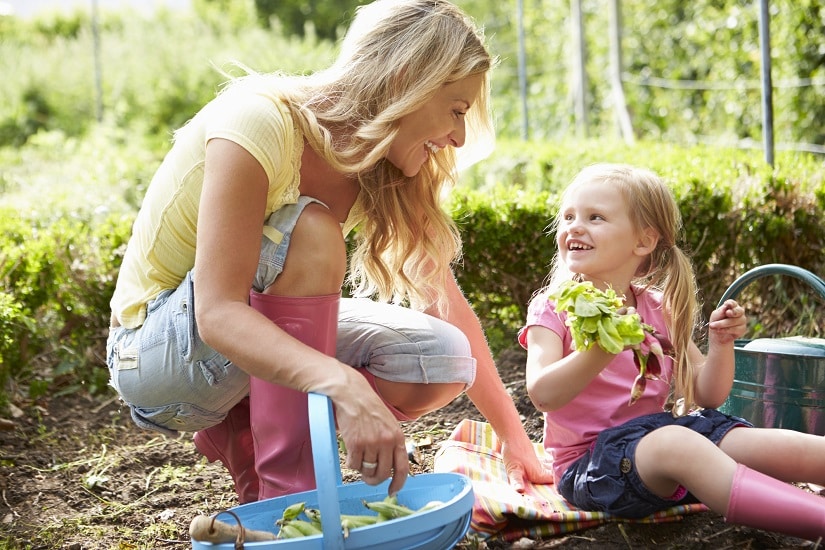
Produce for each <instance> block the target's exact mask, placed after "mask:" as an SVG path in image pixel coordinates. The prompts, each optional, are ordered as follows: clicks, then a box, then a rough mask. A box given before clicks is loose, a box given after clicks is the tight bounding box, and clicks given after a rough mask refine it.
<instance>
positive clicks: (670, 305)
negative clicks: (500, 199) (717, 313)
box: [549, 163, 700, 410]
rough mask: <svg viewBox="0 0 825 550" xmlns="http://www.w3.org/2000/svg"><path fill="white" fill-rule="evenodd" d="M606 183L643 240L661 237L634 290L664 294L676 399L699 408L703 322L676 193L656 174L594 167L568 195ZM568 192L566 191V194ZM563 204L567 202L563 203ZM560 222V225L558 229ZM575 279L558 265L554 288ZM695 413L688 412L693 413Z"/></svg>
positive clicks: (618, 167)
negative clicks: (699, 327)
mask: <svg viewBox="0 0 825 550" xmlns="http://www.w3.org/2000/svg"><path fill="white" fill-rule="evenodd" d="M585 181H586V182H603V183H609V184H612V185H615V186H616V187H617V188H618V189H619V191H620V193H621V194H622V197H623V198H624V200H625V204H627V206H628V214H629V216H630V220H631V223H632V224H633V227H634V228H635V230H636V231H637V232H638V233H639V234H641V233H642V232H644V231H645V230H647V229H653V230H654V231H655V232H656V234H657V235H658V237H659V240H658V243H657V244H656V248H655V249H654V250H653V252H651V254H650V255H649V256H648V257H647V258H646V259H645V261H644V262H643V263H642V265H640V266H639V271H638V272H637V273H636V277H635V278H634V280H633V281H632V283H633V284H634V285H638V286H642V287H644V288H654V289H657V290H659V291H661V292H662V309H663V314H664V320H665V325H666V326H667V328H668V331H669V332H670V338H671V342H672V344H673V349H674V352H675V357H674V366H673V373H674V375H673V394H674V395H673V397H674V398H675V399H679V398H684V402H685V404H686V405H691V404H693V377H694V372H693V366H692V365H691V363H690V360H689V359H688V348H689V345H690V342H691V341H692V339H693V335H694V330H695V328H696V323H697V322H698V320H699V310H700V309H699V302H698V300H697V298H696V279H695V274H694V271H693V265H692V263H691V261H690V259H689V258H688V256H687V255H686V254H685V253H684V251H682V249H681V248H679V246H678V245H677V244H676V241H677V239H678V238H679V237H680V234H681V231H682V216H681V214H680V213H679V207H678V204H677V203H676V200H675V199H674V197H673V193H672V192H671V190H670V188H669V187H668V186H667V185H666V184H665V183H664V182H663V181H662V179H661V178H659V176H657V175H656V174H655V173H653V172H651V171H650V170H645V169H643V168H637V167H634V166H628V165H625V164H606V163H603V164H594V165H592V166H589V167H587V168H585V169H584V170H582V171H581V172H579V174H578V175H577V176H576V177H575V178H574V179H573V181H572V182H571V184H570V186H569V187H568V188H567V189H568V190H569V189H571V188H573V187H574V186H575V185H576V184H577V183H579V182H585ZM566 192H567V190H565V193H566ZM562 200H563V199H562ZM558 223H559V220H558V219H556V220H555V221H554V224H555V225H556V226H557V225H558ZM571 276H572V274H570V273H569V271H567V270H566V268H565V266H564V265H563V264H562V262H561V261H560V260H559V256H558V254H557V255H556V257H555V258H554V260H553V268H552V270H551V274H550V284H549V286H551V287H554V286H556V285H558V284H559V283H560V282H561V281H562V280H564V279H569V278H570V277H571ZM688 408H689V407H685V410H687V409H688Z"/></svg>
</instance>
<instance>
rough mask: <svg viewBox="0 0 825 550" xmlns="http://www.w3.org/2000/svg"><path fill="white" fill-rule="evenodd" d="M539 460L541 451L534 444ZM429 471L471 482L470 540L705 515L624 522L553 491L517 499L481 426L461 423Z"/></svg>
mask: <svg viewBox="0 0 825 550" xmlns="http://www.w3.org/2000/svg"><path fill="white" fill-rule="evenodd" d="M536 450H537V452H538V453H539V456H541V457H546V455H545V454H544V452H545V451H544V448H543V447H542V446H541V445H540V444H536ZM433 470H434V471H436V472H456V473H460V474H464V475H466V476H467V477H469V478H470V479H471V480H472V483H473V492H474V494H475V504H474V505H473V515H472V519H471V521H470V534H475V535H476V536H477V537H478V538H480V539H482V540H484V539H486V538H489V537H492V536H496V537H501V538H503V539H505V540H507V541H513V540H517V539H519V538H521V537H543V536H552V535H557V534H561V533H569V532H572V531H578V530H581V529H586V528H588V527H595V526H597V525H600V524H602V523H605V522H609V521H632V522H644V523H651V522H665V521H675V520H680V519H682V518H683V517H684V515H685V514H689V513H693V512H701V511H705V510H707V508H706V507H705V506H704V505H703V504H688V505H679V506H674V507H672V508H669V509H667V510H664V511H661V512H657V513H656V514H653V515H651V516H648V517H646V518H642V519H638V520H628V519H625V518H619V517H617V516H612V515H610V514H605V513H603V512H588V511H585V510H580V509H578V508H575V507H573V506H572V505H570V504H568V503H567V501H566V500H564V498H563V497H562V496H561V495H560V494H559V493H558V492H556V489H555V486H554V485H552V484H550V485H535V484H532V483H527V486H526V488H525V492H524V493H523V494H522V493H518V492H517V491H515V490H514V489H513V488H512V487H511V486H510V484H509V483H508V481H507V472H506V470H505V467H504V460H503V459H502V457H501V443H500V441H499V439H498V437H496V434H495V432H493V429H492V427H491V426H490V425H489V424H488V423H486V422H478V421H475V420H469V419H465V420H462V421H461V423H459V425H458V426H456V428H455V430H453V433H452V435H450V437H449V438H448V439H447V440H445V441H444V442H442V444H441V448H440V449H439V450H438V451H437V452H436V455H435V458H434V463H433Z"/></svg>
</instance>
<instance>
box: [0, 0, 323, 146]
mask: <svg viewBox="0 0 825 550" xmlns="http://www.w3.org/2000/svg"><path fill="white" fill-rule="evenodd" d="M208 4H209V5H211V3H208ZM229 4H232V6H233V8H232V9H231V10H229V11H223V10H218V9H211V10H210V9H207V8H204V9H201V10H199V12H198V14H197V15H196V14H195V13H188V12H184V13H181V12H171V11H160V12H157V13H156V14H155V15H154V16H152V17H149V16H146V15H144V14H140V13H134V12H130V11H123V12H114V13H110V12H103V13H101V15H100V23H99V29H100V33H99V43H100V47H99V49H98V50H97V52H98V54H99V57H98V58H97V59H96V49H95V45H94V33H93V30H92V28H91V23H90V22H89V19H88V16H86V18H80V17H77V18H76V19H72V21H77V24H78V25H79V27H78V29H77V32H73V33H62V32H61V33H60V34H54V35H45V34H43V33H44V32H45V31H44V30H43V28H42V27H43V24H42V21H43V19H34V20H31V21H30V20H18V19H14V18H3V17H0V33H2V34H0V37H2V39H0V73H2V74H3V75H5V76H6V77H7V78H6V79H5V80H4V85H3V87H2V88H0V146H2V145H14V146H20V145H22V144H24V143H25V142H26V141H27V140H28V139H30V138H31V136H33V135H35V134H36V133H37V132H39V131H43V130H47V131H53V130H60V131H61V132H63V133H65V134H67V135H69V136H81V135H84V134H85V133H86V132H88V131H89V130H90V128H91V127H92V126H93V125H94V124H95V123H96V116H97V103H98V100H100V102H101V104H102V107H103V114H104V117H105V118H106V120H107V121H108V122H109V123H110V124H112V125H113V126H117V127H120V128H124V129H126V128H128V129H131V130H132V132H133V133H134V134H135V135H139V136H141V138H142V139H143V138H144V137H148V138H150V139H154V140H155V141H156V142H157V143H158V144H159V147H161V146H162V148H164V149H165V145H166V144H167V143H168V141H169V137H170V135H171V132H172V131H173V130H174V129H176V128H178V127H180V126H181V125H183V124H184V123H185V122H186V121H187V120H189V119H190V118H191V117H192V116H193V115H194V114H195V112H196V111H197V110H198V109H200V108H201V107H202V106H203V105H204V104H205V103H206V102H208V101H209V100H210V99H212V98H213V97H214V96H215V94H216V93H217V92H218V91H219V90H220V88H221V86H222V85H223V84H224V83H225V82H226V81H227V80H229V79H230V78H232V77H237V76H241V75H242V74H244V72H243V70H242V69H241V68H240V67H239V66H238V63H240V64H242V65H244V66H246V67H249V68H251V69H253V70H257V71H275V70H282V71H287V72H304V71H307V70H312V69H315V68H318V67H321V66H325V65H327V64H328V63H329V62H330V61H331V59H332V56H333V53H332V51H333V45H332V44H331V43H329V42H321V41H318V40H316V39H315V38H314V37H307V38H305V39H297V38H290V37H284V36H282V35H281V34H280V33H275V32H272V31H271V30H270V29H268V28H266V29H265V28H261V27H260V26H259V25H258V24H257V22H256V20H255V18H254V16H253V15H252V14H254V8H251V5H249V3H235V2H231V3H229ZM245 5H246V6H247V8H249V9H246V11H244V10H245V8H244V6H245ZM250 9H251V10H252V11H250ZM55 19H59V18H58V17H55ZM12 22H13V24H12ZM64 34H66V35H65V36H64ZM98 80H99V82H100V88H101V92H102V96H101V97H100V98H98V95H97V84H96V82H97V81H98Z"/></svg>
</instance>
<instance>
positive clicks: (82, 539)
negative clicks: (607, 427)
mask: <svg viewBox="0 0 825 550" xmlns="http://www.w3.org/2000/svg"><path fill="white" fill-rule="evenodd" d="M498 365H499V370H500V372H501V376H502V379H503V380H504V381H505V384H506V385H507V387H508V389H509V390H510V392H511V395H512V396H513V399H514V401H515V403H516V404H517V407H518V409H519V411H520V412H521V414H522V415H523V417H524V423H525V426H526V428H527V430H528V433H529V434H530V435H531V437H533V438H534V440H536V441H538V440H539V439H540V437H541V417H540V415H539V414H537V413H536V412H535V410H534V409H533V407H532V406H531V404H530V401H529V399H528V398H527V396H526V393H525V391H524V383H523V365H524V354H523V352H522V351H521V350H520V349H513V350H507V351H505V352H504V353H502V354H501V355H500V356H499V357H498ZM13 411H14V413H15V414H13V415H12V417H11V418H8V419H0V428H2V429H0V496H1V497H2V498H0V548H8V549H15V550H16V549H51V548H56V549H57V548H59V549H64V550H85V549H90V550H91V549H95V550H97V549H106V550H109V549H117V550H132V549H143V548H158V549H185V548H191V543H190V541H189V534H188V530H189V524H190V522H191V520H192V518H194V517H195V516H197V515H199V514H206V515H209V514H213V513H215V512H218V511H221V510H225V509H227V508H231V507H232V506H235V505H237V500H236V497H235V495H234V491H233V488H232V481H231V478H230V477H229V475H228V473H227V472H226V471H225V470H224V469H223V467H222V466H221V464H220V463H215V464H209V463H207V462H206V460H205V459H204V458H203V457H202V456H200V455H199V454H198V452H197V451H196V450H195V448H194V446H193V444H192V439H191V434H189V435H183V436H181V437H180V438H177V439H170V438H167V437H165V436H163V435H159V434H156V433H153V432H149V431H145V430H141V429H139V428H137V427H136V426H135V425H134V424H133V423H132V422H131V420H130V419H129V416H128V412H127V411H126V409H125V408H123V407H122V406H121V404H120V402H119V401H118V400H117V399H116V398H115V397H113V395H112V394H110V395H107V396H103V397H95V398H92V397H90V396H87V395H84V394H82V393H79V392H76V391H72V392H66V393H65V394H61V393H60V392H59V391H57V392H55V393H54V394H53V395H52V396H50V397H49V398H48V399H40V400H37V401H34V402H23V401H18V402H16V403H15V407H14V408H13ZM464 418H471V419H476V420H483V418H481V417H480V415H479V414H478V411H476V409H475V408H474V406H473V405H472V403H471V402H470V401H469V399H467V397H466V396H461V397H459V398H457V399H456V400H455V401H454V402H453V403H452V404H450V405H449V406H447V407H445V408H444V409H442V410H440V411H437V412H434V413H431V414H428V415H426V416H425V417H423V418H421V419H420V420H418V421H417V422H414V423H409V424H406V425H405V426H404V431H405V433H406V434H407V435H408V436H409V437H411V438H413V439H415V440H416V441H419V444H420V445H419V458H418V461H419V465H418V466H414V467H413V471H414V472H419V473H420V472H427V471H431V470H432V460H433V456H434V455H435V451H436V450H437V448H438V444H439V442H440V441H442V440H444V439H446V438H447V437H448V436H449V435H450V433H451V432H452V430H453V428H454V427H455V426H456V425H457V424H458V423H459V422H460V421H461V420H462V419H464ZM344 473H345V481H354V480H356V479H357V477H356V474H355V473H354V472H351V471H348V470H345V471H344ZM824 502H825V501H824ZM820 544H821V543H819V542H807V541H802V540H800V539H796V538H791V537H784V536H781V535H777V534H774V533H769V532H764V531H760V530H755V529H749V528H744V527H738V526H732V525H728V524H726V523H725V522H724V520H723V518H722V517H721V516H719V515H718V514H716V513H712V512H702V513H697V514H690V515H688V516H686V517H685V518H684V519H682V520H680V521H677V522H673V523H661V524H638V523H608V524H604V525H602V526H600V527H596V528H591V529H586V530H582V531H578V532H575V533H570V534H565V535H558V536H555V537H548V538H544V539H536V540H533V539H522V540H520V541H516V542H511V543H505V542H503V541H502V540H499V539H495V538H492V539H487V540H486V541H484V542H481V543H479V542H471V541H470V540H465V541H463V542H462V543H460V544H459V548H465V549H469V548H489V549H505V548H537V549H539V548H564V549H567V548H599V549H602V548H604V549H614V548H615V549H642V548H664V549H677V548H678V549H688V550H690V549H714V550H717V549H725V548H730V549H777V548H816V547H818V546H819V545H820Z"/></svg>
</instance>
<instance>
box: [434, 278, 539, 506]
mask: <svg viewBox="0 0 825 550" xmlns="http://www.w3.org/2000/svg"><path fill="white" fill-rule="evenodd" d="M446 292H447V295H448V300H449V306H450V310H449V315H447V316H446V317H445V318H444V320H445V321H448V322H449V323H451V324H453V325H455V326H456V327H458V328H459V329H461V331H462V332H463V333H464V334H465V335H466V336H467V339H468V340H469V341H470V348H471V350H472V354H473V357H474V358H475V360H476V378H475V382H474V383H473V385H472V387H471V388H470V389H468V390H467V396H468V397H469V398H470V399H471V400H472V401H473V404H474V405H475V406H476V408H477V409H478V410H479V412H480V413H481V414H482V415H484V418H486V419H487V421H488V422H489V423H490V425H491V426H492V428H493V430H495V432H496V435H497V436H498V437H499V439H501V441H502V443H503V447H502V453H503V455H504V462H505V465H506V468H507V474H508V477H509V479H510V483H511V484H512V485H513V487H514V488H515V489H516V490H518V491H520V490H522V489H523V487H524V482H525V481H531V482H533V483H552V482H553V472H552V470H550V469H548V468H547V467H545V465H543V464H542V463H541V462H540V461H539V459H538V455H537V454H536V451H535V447H534V446H533V443H532V442H531V441H530V438H529V437H528V435H527V432H526V431H525V430H524V425H523V424H522V422H521V418H520V417H519V414H518V410H516V406H515V403H513V398H512V397H511V396H510V394H509V393H507V389H506V388H505V387H504V383H503V382H502V380H501V377H500V376H499V374H498V370H497V369H496V364H495V362H494V361H493V356H492V353H491V352H490V348H489V346H488V345H487V339H486V338H485V336H484V331H483V330H482V328H481V323H480V322H479V320H478V317H477V316H476V314H475V312H474V311H473V309H472V308H471V307H470V304H469V303H468V302H467V299H466V298H465V296H464V294H463V293H462V292H461V289H460V288H459V287H458V284H457V283H456V281H455V279H454V278H450V281H448V284H447V288H446ZM428 313H430V314H434V313H435V312H433V311H428Z"/></svg>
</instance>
